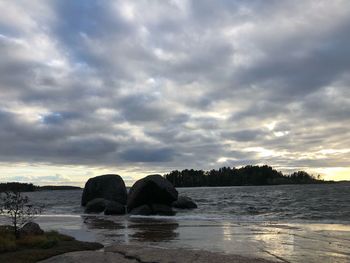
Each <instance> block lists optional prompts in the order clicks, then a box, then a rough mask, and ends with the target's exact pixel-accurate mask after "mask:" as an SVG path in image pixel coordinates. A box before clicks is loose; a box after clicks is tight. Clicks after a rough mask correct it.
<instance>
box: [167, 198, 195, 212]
mask: <svg viewBox="0 0 350 263" xmlns="http://www.w3.org/2000/svg"><path fill="white" fill-rule="evenodd" d="M173 207H175V208H179V209H194V208H197V204H196V203H195V202H194V201H193V200H192V198H190V197H188V196H179V198H178V199H177V200H176V201H175V202H173Z"/></svg>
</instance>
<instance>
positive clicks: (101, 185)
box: [81, 174, 127, 206]
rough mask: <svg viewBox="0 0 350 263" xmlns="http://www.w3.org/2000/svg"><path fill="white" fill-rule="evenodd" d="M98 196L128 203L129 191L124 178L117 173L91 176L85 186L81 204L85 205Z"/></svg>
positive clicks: (123, 203)
mask: <svg viewBox="0 0 350 263" xmlns="http://www.w3.org/2000/svg"><path fill="white" fill-rule="evenodd" d="M96 198H104V199H106V200H110V201H116V202H118V203H120V204H122V205H125V204H126V200H127V192H126V187H125V183H124V181H123V179H122V178H121V177H120V176H119V175H116V174H106V175H100V176H97V177H93V178H90V179H89V180H88V181H87V182H86V184H85V187H84V191H83V196H82V198H81V205H82V206H85V205H86V204H87V203H88V202H89V201H91V200H93V199H96Z"/></svg>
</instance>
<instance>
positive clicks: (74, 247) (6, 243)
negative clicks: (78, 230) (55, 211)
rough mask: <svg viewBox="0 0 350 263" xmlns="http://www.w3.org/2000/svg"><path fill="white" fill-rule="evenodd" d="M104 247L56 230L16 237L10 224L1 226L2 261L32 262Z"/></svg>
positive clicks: (0, 259)
mask: <svg viewBox="0 0 350 263" xmlns="http://www.w3.org/2000/svg"><path fill="white" fill-rule="evenodd" d="M102 247H103V245H101V244H99V243H91V242H82V241H78V240H75V239H74V238H73V237H70V236H67V235H63V234H60V233H58V232H56V231H49V232H45V233H44V234H43V235H35V236H34V235H33V236H24V237H20V238H19V239H16V238H15V236H14V234H13V231H12V229H11V227H10V226H0V262H11V263H31V262H37V261H39V260H43V259H46V258H49V257H52V256H56V255H59V254H63V253H67V252H73V251H82V250H96V249H100V248H102Z"/></svg>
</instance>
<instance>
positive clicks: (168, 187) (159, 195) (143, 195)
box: [127, 174, 178, 211]
mask: <svg viewBox="0 0 350 263" xmlns="http://www.w3.org/2000/svg"><path fill="white" fill-rule="evenodd" d="M177 197H178V193H177V191H176V189H175V187H174V186H173V185H172V184H171V183H170V182H169V181H168V180H167V179H165V178H163V177H162V176H161V175H159V174H154V175H149V176H146V177H145V178H142V179H140V180H138V181H137V182H136V183H135V184H134V185H133V186H132V187H131V188H130V191H129V195H128V203H127V205H128V211H131V210H132V209H133V208H135V207H139V206H142V205H149V206H151V205H152V204H164V205H169V206H171V204H172V203H173V202H174V201H175V200H177Z"/></svg>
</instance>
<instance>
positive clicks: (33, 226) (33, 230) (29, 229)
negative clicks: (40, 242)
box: [19, 222, 44, 236]
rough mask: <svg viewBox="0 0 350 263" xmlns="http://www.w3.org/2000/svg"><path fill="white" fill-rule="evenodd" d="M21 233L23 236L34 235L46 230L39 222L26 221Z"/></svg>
mask: <svg viewBox="0 0 350 263" xmlns="http://www.w3.org/2000/svg"><path fill="white" fill-rule="evenodd" d="M19 234H20V235H21V236H32V235H42V234H44V231H43V230H42V229H41V228H40V226H39V225H38V224H37V223H34V222H29V223H26V224H25V225H24V226H23V227H22V228H21V229H20V230H19Z"/></svg>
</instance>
